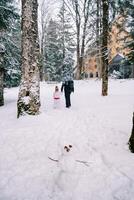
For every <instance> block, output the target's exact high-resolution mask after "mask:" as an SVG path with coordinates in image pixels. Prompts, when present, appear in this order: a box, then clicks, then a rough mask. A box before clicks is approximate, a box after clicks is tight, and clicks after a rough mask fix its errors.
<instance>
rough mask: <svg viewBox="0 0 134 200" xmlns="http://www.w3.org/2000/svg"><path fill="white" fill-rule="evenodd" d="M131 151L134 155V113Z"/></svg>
mask: <svg viewBox="0 0 134 200" xmlns="http://www.w3.org/2000/svg"><path fill="white" fill-rule="evenodd" d="M128 144H129V149H130V151H131V152H132V153H134V113H133V126H132V133H131V136H130V139H129V142H128Z"/></svg>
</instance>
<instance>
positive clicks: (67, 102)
mask: <svg viewBox="0 0 134 200" xmlns="http://www.w3.org/2000/svg"><path fill="white" fill-rule="evenodd" d="M65 100H66V107H67V108H68V107H69V106H70V104H69V94H68V93H67V92H66V93H65Z"/></svg>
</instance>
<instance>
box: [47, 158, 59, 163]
mask: <svg viewBox="0 0 134 200" xmlns="http://www.w3.org/2000/svg"><path fill="white" fill-rule="evenodd" d="M48 158H49V159H50V160H52V161H55V162H59V160H56V159H53V158H51V157H48Z"/></svg>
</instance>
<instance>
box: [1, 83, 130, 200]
mask: <svg viewBox="0 0 134 200" xmlns="http://www.w3.org/2000/svg"><path fill="white" fill-rule="evenodd" d="M56 85H57V84H56ZM58 86H59V87H60V86H61V84H58ZM54 88H55V84H47V83H45V82H44V83H42V84H41V113H40V115H38V116H23V117H21V118H19V119H17V117H16V115H17V114H16V113H17V111H16V110H17V109H16V103H17V97H18V88H13V89H5V106H3V107H0V122H1V123H0V136H1V139H0V200H50V199H53V200H75V199H76V200H90V199H91V200H133V199H134V154H132V153H130V151H129V150H128V145H127V142H128V139H129V137H130V134H131V129H132V113H133V111H134V89H133V88H134V80H110V81H109V95H108V96H107V97H102V96H101V95H100V94H101V82H100V81H99V80H94V79H92V80H87V81H75V92H74V93H72V94H71V100H72V107H71V108H70V109H67V108H65V106H64V94H62V97H61V105H60V108H59V109H53V92H54ZM69 145H71V146H72V147H69ZM65 146H67V148H69V151H68V152H67V151H66V149H67V148H65Z"/></svg>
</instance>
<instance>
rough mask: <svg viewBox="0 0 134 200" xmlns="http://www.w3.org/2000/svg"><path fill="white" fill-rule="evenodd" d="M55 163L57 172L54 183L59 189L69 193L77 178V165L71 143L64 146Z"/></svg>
mask: <svg viewBox="0 0 134 200" xmlns="http://www.w3.org/2000/svg"><path fill="white" fill-rule="evenodd" d="M57 164H58V168H59V173H58V176H57V181H56V184H57V186H58V188H59V189H60V190H62V191H66V192H70V193H71V190H73V188H74V187H75V186H76V184H77V180H78V175H77V165H76V161H75V158H74V154H73V146H72V145H70V144H69V145H65V146H64V148H63V149H62V153H61V155H60V156H59V159H58V163H57ZM72 192H73V191H72Z"/></svg>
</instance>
